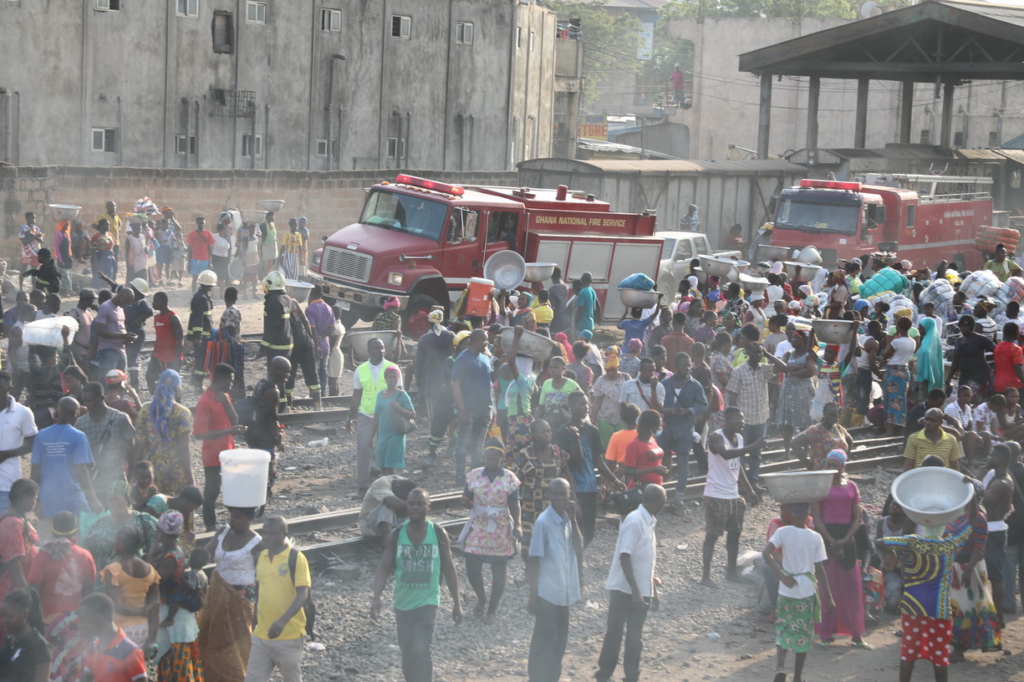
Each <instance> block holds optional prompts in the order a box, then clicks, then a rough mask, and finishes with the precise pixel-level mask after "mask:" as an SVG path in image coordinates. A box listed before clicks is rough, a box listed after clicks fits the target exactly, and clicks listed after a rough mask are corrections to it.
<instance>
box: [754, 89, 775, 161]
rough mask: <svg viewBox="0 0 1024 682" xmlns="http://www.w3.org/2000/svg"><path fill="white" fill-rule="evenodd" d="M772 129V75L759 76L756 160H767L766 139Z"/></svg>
mask: <svg viewBox="0 0 1024 682" xmlns="http://www.w3.org/2000/svg"><path fill="white" fill-rule="evenodd" d="M771 129H772V75H771V74H770V73H762V74H761V108H760V110H759V113H758V117H757V158H759V159H767V158H768V139H769V136H770V134H771Z"/></svg>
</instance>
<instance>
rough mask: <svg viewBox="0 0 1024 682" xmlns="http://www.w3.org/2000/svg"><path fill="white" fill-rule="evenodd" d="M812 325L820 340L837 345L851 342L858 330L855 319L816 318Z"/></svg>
mask: <svg viewBox="0 0 1024 682" xmlns="http://www.w3.org/2000/svg"><path fill="white" fill-rule="evenodd" d="M811 326H812V327H813V328H814V335H815V336H816V337H817V338H818V340H819V341H821V342H822V343H828V344H834V345H837V346H841V345H843V344H844V343H850V341H852V340H853V335H854V334H855V333H856V332H857V323H856V322H854V321H853V320H814V321H813V322H811Z"/></svg>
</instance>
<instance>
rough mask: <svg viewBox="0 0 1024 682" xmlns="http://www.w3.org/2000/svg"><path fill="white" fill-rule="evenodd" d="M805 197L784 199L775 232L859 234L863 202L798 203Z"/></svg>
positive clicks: (780, 202) (780, 206)
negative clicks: (786, 230)
mask: <svg viewBox="0 0 1024 682" xmlns="http://www.w3.org/2000/svg"><path fill="white" fill-rule="evenodd" d="M800 198H802V197H787V196H783V197H782V199H781V200H780V201H779V212H778V215H777V216H776V218H775V228H776V229H779V228H790V229H793V230H802V231H804V232H834V233H838V234H856V233H857V222H858V219H859V218H860V202H859V201H858V202H843V203H825V202H821V201H799V200H798V199H800Z"/></svg>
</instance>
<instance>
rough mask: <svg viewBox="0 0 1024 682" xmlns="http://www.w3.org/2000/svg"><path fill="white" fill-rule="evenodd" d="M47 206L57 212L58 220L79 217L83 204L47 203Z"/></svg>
mask: <svg viewBox="0 0 1024 682" xmlns="http://www.w3.org/2000/svg"><path fill="white" fill-rule="evenodd" d="M46 206H47V208H49V209H50V210H52V211H53V212H54V213H56V214H57V220H74V219H75V218H77V217H78V212H79V211H81V210H82V207H81V206H75V205H74V204H47V205H46Z"/></svg>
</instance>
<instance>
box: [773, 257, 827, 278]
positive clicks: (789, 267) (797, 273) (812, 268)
mask: <svg viewBox="0 0 1024 682" xmlns="http://www.w3.org/2000/svg"><path fill="white" fill-rule="evenodd" d="M782 266H783V267H784V268H786V274H787V275H788V276H789V281H790V282H811V281H813V280H814V277H815V276H816V275H817V274H818V271H819V270H821V266H820V265H811V264H809V263H800V262H798V261H791V260H787V261H784V262H783V263H782Z"/></svg>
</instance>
